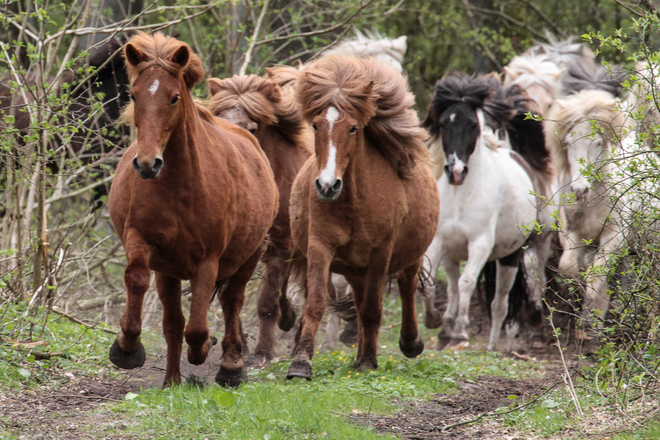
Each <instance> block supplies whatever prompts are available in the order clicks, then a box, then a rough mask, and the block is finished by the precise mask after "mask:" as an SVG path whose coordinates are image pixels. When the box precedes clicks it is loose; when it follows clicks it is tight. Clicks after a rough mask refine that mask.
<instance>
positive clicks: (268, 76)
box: [264, 67, 275, 79]
mask: <svg viewBox="0 0 660 440" xmlns="http://www.w3.org/2000/svg"><path fill="white" fill-rule="evenodd" d="M264 76H265V77H266V78H269V79H271V78H273V76H275V74H274V73H273V70H272V69H271V68H270V67H266V75H264Z"/></svg>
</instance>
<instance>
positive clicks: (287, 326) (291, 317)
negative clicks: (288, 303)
mask: <svg viewBox="0 0 660 440" xmlns="http://www.w3.org/2000/svg"><path fill="white" fill-rule="evenodd" d="M294 325H296V312H295V311H294V310H293V309H292V308H289V313H286V314H282V315H280V317H279V319H278V320H277V326H278V327H279V328H280V330H282V331H283V332H288V331H289V330H291V329H292V328H293V326H294Z"/></svg>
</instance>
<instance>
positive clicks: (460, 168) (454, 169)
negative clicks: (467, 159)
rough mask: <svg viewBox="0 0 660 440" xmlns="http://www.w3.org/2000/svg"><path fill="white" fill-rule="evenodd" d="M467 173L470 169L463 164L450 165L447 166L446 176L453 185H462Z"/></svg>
mask: <svg viewBox="0 0 660 440" xmlns="http://www.w3.org/2000/svg"><path fill="white" fill-rule="evenodd" d="M467 173H468V167H467V165H463V164H462V163H449V164H447V165H445V174H446V175H447V179H449V183H450V184H451V185H462V184H463V182H464V181H465V176H467Z"/></svg>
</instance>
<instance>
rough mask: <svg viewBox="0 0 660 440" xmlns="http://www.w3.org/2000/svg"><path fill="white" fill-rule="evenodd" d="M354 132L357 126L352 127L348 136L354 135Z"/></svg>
mask: <svg viewBox="0 0 660 440" xmlns="http://www.w3.org/2000/svg"><path fill="white" fill-rule="evenodd" d="M356 131H357V125H354V126H352V127H351V129H350V130H348V132H349V133H350V134H355V132H356Z"/></svg>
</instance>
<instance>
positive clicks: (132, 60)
mask: <svg viewBox="0 0 660 440" xmlns="http://www.w3.org/2000/svg"><path fill="white" fill-rule="evenodd" d="M124 56H125V57H126V61H128V64H130V65H131V66H133V67H135V66H137V65H138V64H140V63H141V62H142V61H144V58H145V56H144V54H143V53H142V52H141V51H140V50H139V49H138V48H137V47H135V46H133V45H132V44H130V43H129V44H127V45H126V47H125V48H124Z"/></svg>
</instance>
